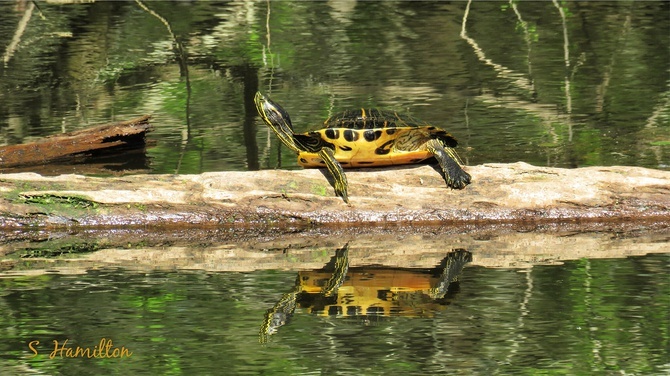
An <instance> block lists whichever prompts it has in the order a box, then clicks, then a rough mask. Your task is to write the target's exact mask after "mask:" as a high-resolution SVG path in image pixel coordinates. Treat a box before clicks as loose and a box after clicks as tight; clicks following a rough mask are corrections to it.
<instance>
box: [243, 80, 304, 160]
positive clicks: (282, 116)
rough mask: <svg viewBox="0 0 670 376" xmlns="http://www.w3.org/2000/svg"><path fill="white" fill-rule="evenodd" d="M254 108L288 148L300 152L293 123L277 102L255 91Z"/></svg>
mask: <svg viewBox="0 0 670 376" xmlns="http://www.w3.org/2000/svg"><path fill="white" fill-rule="evenodd" d="M254 102H255V103H256V109H257V110H258V114H259V115H260V117H261V119H263V121H264V122H265V124H267V125H268V127H270V129H272V130H273V131H274V132H275V133H276V134H277V137H279V139H280V140H281V142H282V143H284V145H286V146H287V147H288V148H289V149H291V150H293V151H295V152H298V153H299V152H300V151H301V149H300V148H299V147H298V146H297V145H296V142H295V139H294V137H293V136H294V133H293V124H291V117H290V116H289V115H288V112H286V110H284V109H283V108H282V107H281V106H280V105H279V104H277V103H276V102H274V101H273V100H272V99H270V98H268V97H266V96H265V95H263V94H261V92H260V91H259V92H257V93H256V96H255V97H254Z"/></svg>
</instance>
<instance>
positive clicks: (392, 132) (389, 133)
mask: <svg viewBox="0 0 670 376" xmlns="http://www.w3.org/2000/svg"><path fill="white" fill-rule="evenodd" d="M394 133H395V129H393V128H389V129H387V130H386V134H387V135H389V136H390V135H392V134H394Z"/></svg>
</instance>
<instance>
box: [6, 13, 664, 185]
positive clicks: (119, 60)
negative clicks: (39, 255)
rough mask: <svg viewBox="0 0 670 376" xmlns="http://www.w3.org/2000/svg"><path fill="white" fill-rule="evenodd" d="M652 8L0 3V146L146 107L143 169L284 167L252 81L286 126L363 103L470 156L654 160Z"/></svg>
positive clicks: (659, 36)
mask: <svg viewBox="0 0 670 376" xmlns="http://www.w3.org/2000/svg"><path fill="white" fill-rule="evenodd" d="M557 5H560V9H559V7H558V6H557ZM668 7H669V5H668V3H667V2H641V3H640V2H597V3H593V4H592V3H588V4H582V3H577V2H567V3H560V4H559V3H556V4H554V3H552V2H523V3H519V4H516V3H508V2H483V3H473V4H471V5H468V3H467V2H455V3H443V2H355V1H345V2H297V3H291V2H270V3H268V2H262V1H257V2H237V1H231V2H193V3H191V2H189V3H181V4H174V3H167V2H153V1H152V2H151V3H150V4H146V6H145V8H146V9H145V8H143V7H142V6H141V5H140V4H138V3H136V2H113V3H107V2H95V3H89V4H67V3H65V4H50V3H45V4H41V5H40V6H39V8H33V7H32V5H31V3H28V2H22V1H18V2H3V3H0V51H3V50H4V51H3V52H4V55H3V57H4V59H3V62H4V63H3V64H0V96H1V100H0V142H2V143H5V144H14V143H22V142H28V141H31V140H33V139H35V138H36V137H39V136H44V135H49V134H53V133H59V132H62V131H71V130H75V129H80V128H85V127H88V126H91V125H95V124H100V123H104V122H107V121H111V120H127V119H130V118H132V117H134V116H136V115H140V114H145V113H151V114H153V115H154V119H153V123H154V125H155V130H154V132H153V133H151V134H150V136H149V138H150V141H151V142H152V144H151V145H152V147H150V148H149V149H148V151H147V152H148V154H149V156H150V158H151V163H150V166H149V170H148V171H146V172H156V173H174V172H178V173H201V172H205V171H220V170H256V169H259V168H275V167H277V166H280V167H283V168H296V167H297V165H296V161H295V157H294V155H293V154H292V153H290V152H288V151H287V150H285V149H284V150H283V152H281V151H280V145H279V142H278V140H277V139H276V137H274V135H272V134H271V133H270V132H269V131H268V130H267V128H266V127H265V125H264V124H262V122H261V121H260V120H259V118H258V117H257V115H256V113H255V109H254V108H253V104H252V98H253V94H254V93H255V91H257V90H261V91H263V92H265V93H268V94H270V95H271V96H272V97H273V98H274V99H275V100H276V101H277V102H279V103H280V104H282V105H283V106H284V107H285V108H286V109H287V110H288V111H289V113H290V114H291V115H292V118H293V120H294V124H295V128H296V130H297V131H300V132H302V131H306V130H310V129H314V128H316V127H318V126H319V125H320V124H322V122H323V120H324V119H325V118H327V117H328V115H330V114H333V113H337V112H339V111H341V110H343V109H346V108H352V107H353V108H357V107H361V106H365V107H369V106H379V107H383V108H390V109H394V110H398V111H403V112H409V113H411V114H413V115H415V116H417V117H419V118H421V119H423V120H425V121H428V122H431V123H434V124H436V125H439V126H442V127H445V128H447V129H448V130H449V131H450V132H452V133H453V134H454V136H456V137H457V138H458V139H459V141H460V144H461V148H460V150H459V153H460V154H461V156H462V157H463V158H464V160H465V161H466V162H467V163H468V164H480V163H486V162H517V161H525V162H529V163H532V164H536V165H549V166H558V167H578V166H589V165H636V166H645V167H653V168H662V169H667V168H668V166H669V163H668V161H670V158H669V157H668V150H669V149H668V147H670V146H669V145H668V139H669V138H670V127H669V126H668V124H669V123H670V122H669V121H668V119H669V117H670V112H669V111H670V107H668V103H670V102H668V98H669V97H668V96H669V94H668V93H669V91H668V90H669V89H668V88H669V85H670V76H669V72H670V51H669V50H668V48H667V46H668V45H669V44H670V18H669V17H668V14H670V9H669V8H668ZM149 11H151V12H154V13H150V12H149ZM466 11H467V17H466ZM26 15H30V17H28V18H26ZM382 15H383V16H382ZM26 19H27V21H26ZM22 20H24V22H23V24H24V25H25V27H23V28H21V25H22V22H21V21H22ZM463 25H465V28H463ZM168 26H169V28H168ZM12 41H15V42H16V43H13V42H12ZM177 42H179V43H180V44H181V45H182V47H183V49H182V50H183V51H184V52H183V53H176V52H175V50H174V48H173V47H174V46H175V45H176V43H177ZM566 45H567V46H568V48H567V49H565V46H566ZM180 62H182V63H183V64H182V63H180Z"/></svg>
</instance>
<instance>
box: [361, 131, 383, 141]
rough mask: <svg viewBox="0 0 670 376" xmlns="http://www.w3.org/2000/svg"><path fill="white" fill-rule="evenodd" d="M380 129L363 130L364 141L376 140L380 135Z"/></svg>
mask: <svg viewBox="0 0 670 376" xmlns="http://www.w3.org/2000/svg"><path fill="white" fill-rule="evenodd" d="M381 135H382V131H373V130H369V131H365V132H363V137H364V138H365V141H368V142H372V141H374V140H377V139H378V138H379V137H381Z"/></svg>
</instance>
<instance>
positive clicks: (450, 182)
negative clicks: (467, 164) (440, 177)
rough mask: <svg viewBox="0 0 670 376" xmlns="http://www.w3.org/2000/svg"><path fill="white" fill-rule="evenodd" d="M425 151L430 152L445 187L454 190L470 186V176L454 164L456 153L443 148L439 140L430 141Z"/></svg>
mask: <svg viewBox="0 0 670 376" xmlns="http://www.w3.org/2000/svg"><path fill="white" fill-rule="evenodd" d="M425 146H426V150H428V151H429V152H431V153H432V154H433V156H434V157H435V159H437V163H439V164H440V168H441V169H442V172H443V173H444V179H445V180H446V182H447V186H449V187H451V188H454V189H463V188H465V186H466V185H468V184H470V180H471V177H470V174H468V173H467V172H465V171H463V169H462V168H461V166H460V165H459V164H458V162H456V160H455V159H457V158H458V156H457V155H456V152H455V151H454V149H452V148H445V147H444V145H442V143H441V142H440V141H439V140H436V139H432V140H430V141H428V142H426V144H425Z"/></svg>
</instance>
